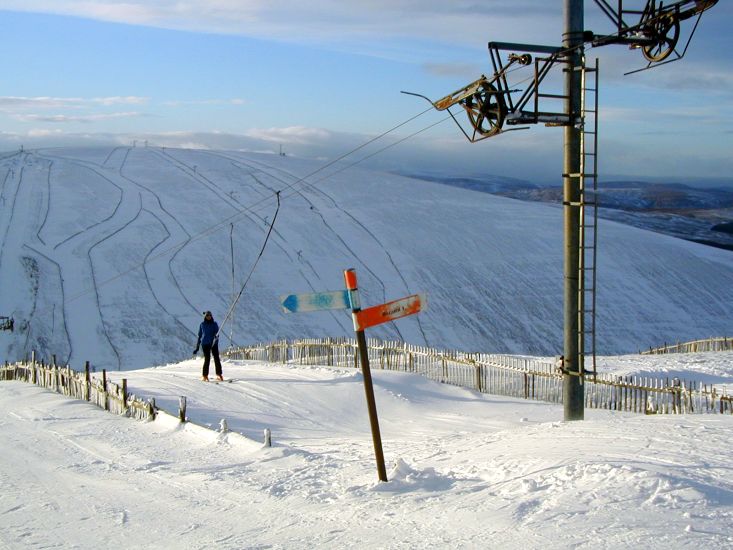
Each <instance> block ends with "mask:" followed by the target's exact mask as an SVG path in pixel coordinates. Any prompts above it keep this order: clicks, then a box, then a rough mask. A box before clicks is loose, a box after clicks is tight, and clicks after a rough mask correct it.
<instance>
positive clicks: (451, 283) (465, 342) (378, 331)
mask: <svg viewBox="0 0 733 550" xmlns="http://www.w3.org/2000/svg"><path fill="white" fill-rule="evenodd" d="M322 166H323V164H319V163H316V162H311V161H303V160H298V159H293V158H289V157H281V156H276V155H257V154H251V153H237V152H224V151H199V150H179V149H162V148H153V147H146V148H130V147H118V148H114V149H110V148H107V149H102V148H100V149H91V148H90V149H46V150H39V151H32V152H28V151H25V152H20V153H16V154H6V155H5V156H4V157H3V158H2V160H0V182H1V185H2V187H1V189H0V315H12V316H13V317H14V318H15V319H16V331H15V332H14V333H12V334H11V333H8V332H4V333H0V360H3V359H7V360H16V359H18V358H21V357H23V356H24V355H26V354H27V353H28V352H29V351H30V350H33V349H35V350H37V351H38V353H39V355H40V356H41V357H44V358H47V359H48V358H50V354H52V353H54V354H56V355H57V358H58V360H59V361H61V362H66V361H69V362H70V363H71V364H72V366H74V367H75V368H80V367H81V365H82V364H83V362H84V361H86V360H89V361H91V362H92V364H93V365H94V366H96V367H97V368H98V369H101V368H107V369H124V370H128V369H134V368H141V367H145V366H149V365H155V364H161V363H167V362H171V361H175V360H180V359H184V358H186V357H188V356H189V355H190V353H191V350H192V349H193V346H194V344H195V340H196V337H195V330H196V329H197V327H198V323H199V322H200V319H201V312H202V311H203V310H205V309H210V310H212V311H213V312H214V316H215V318H216V319H218V320H221V319H222V318H223V316H224V314H225V312H226V310H227V309H228V308H229V306H230V305H231V303H232V297H233V294H236V293H237V292H238V291H239V289H240V287H241V285H242V283H243V281H244V279H245V278H246V276H247V274H248V273H249V271H250V269H251V267H252V265H253V264H254V262H255V259H256V257H257V255H258V253H259V251H260V249H261V247H262V245H263V242H264V238H265V235H266V233H267V230H268V227H269V223H270V222H271V221H272V219H273V216H274V214H275V208H276V200H275V192H276V191H281V197H282V207H281V210H280V212H279V215H278V218H277V223H276V225H275V228H274V232H273V234H272V237H271V239H270V242H269V244H268V246H267V249H266V250H265V253H264V255H263V257H262V260H261V262H260V264H259V266H258V268H257V269H256V271H255V272H254V274H253V276H252V279H251V281H250V282H249V284H248V286H247V288H246V290H245V292H244V294H243V297H242V299H241V301H240V302H239V303H238V305H237V308H236V309H235V311H234V317H233V320H232V321H231V322H230V323H228V325H227V326H226V327H225V328H224V333H225V335H226V338H225V339H224V341H223V344H224V345H228V344H229V342H230V338H229V337H230V335H231V338H232V340H233V342H234V343H236V344H247V343H252V342H256V341H263V340H272V339H276V338H303V337H310V336H348V335H351V334H352V328H351V321H350V316H349V314H348V313H347V312H343V311H336V312H331V313H312V314H301V315H293V314H291V315H286V314H285V313H283V312H282V311H281V308H280V305H279V297H280V296H281V295H283V294H289V293H300V292H312V291H325V290H338V289H341V288H343V284H344V283H343V277H342V271H343V270H344V269H346V268H351V267H353V268H355V269H356V271H357V274H358V276H359V282H360V285H359V286H360V290H361V292H362V302H363V305H365V306H369V305H376V304H378V303H381V302H384V301H387V300H391V299H396V298H400V297H402V296H405V295H408V294H412V293H415V292H426V293H427V295H428V300H429V308H428V310H427V311H426V312H423V313H421V314H419V315H417V316H413V317H410V318H406V319H403V320H401V321H398V322H397V323H393V324H391V325H384V326H381V327H378V328H375V329H371V330H370V331H369V333H368V335H369V336H373V337H381V338H388V339H404V340H406V341H409V342H411V343H414V344H419V345H429V346H432V347H438V348H458V349H461V350H465V351H485V352H496V353H525V354H539V355H554V354H557V353H560V352H561V348H562V209H561V208H560V207H559V206H548V205H543V204H533V203H525V202H520V201H516V200H512V199H505V198H501V197H496V196H491V195H488V194H485V193H478V192H473V191H469V190H462V189H456V188H451V187H447V186H444V185H440V184H437V183H430V182H425V181H421V180H417V179H409V178H404V177H400V176H395V175H388V174H383V173H378V172H370V171H361V170H359V169H355V168H350V169H349V170H344V171H341V172H338V173H336V174H335V175H333V176H332V177H328V178H327V177H326V176H328V175H329V174H330V173H332V172H335V171H337V170H339V169H340V168H339V166H338V165H336V166H333V167H330V168H328V169H325V170H323V171H320V172H318V170H319V169H320V168H321V167H322ZM315 172H317V173H315ZM314 173H315V174H314ZM310 174H314V175H312V176H311V177H307V176H309V175H310ZM304 177H305V178H306V180H305V182H303V181H301V178H304ZM230 235H231V241H230ZM599 240H600V242H599V259H598V268H599V272H598V331H597V338H598V340H597V341H598V351H599V352H600V353H605V354H610V353H620V352H635V351H637V350H638V349H640V348H645V347H647V346H650V345H660V344H663V343H664V342H665V341H667V342H671V341H677V340H683V341H684V340H690V339H695V338H699V337H709V336H713V335H725V334H729V333H730V327H731V322H730V320H731V319H732V318H733V301H731V300H730V299H729V292H730V288H733V254H731V253H730V252H727V251H722V250H715V249H712V248H709V247H705V246H702V245H696V244H694V243H689V242H685V241H681V240H677V239H673V238H669V237H665V236H661V235H658V234H654V233H651V232H646V231H642V230H638V229H633V228H630V227H627V226H623V225H620V224H616V223H612V222H603V221H602V222H601V225H600V230H599ZM232 242H233V246H232V245H231V244H230V243H232ZM232 251H233V253H232ZM232 257H233V259H234V268H233V269H232ZM232 272H234V275H233V274H232Z"/></svg>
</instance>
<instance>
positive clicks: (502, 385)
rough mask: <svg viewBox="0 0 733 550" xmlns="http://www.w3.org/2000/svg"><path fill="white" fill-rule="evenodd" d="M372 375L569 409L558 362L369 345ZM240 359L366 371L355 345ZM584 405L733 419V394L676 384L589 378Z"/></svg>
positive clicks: (294, 348)
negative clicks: (389, 374) (401, 375)
mask: <svg viewBox="0 0 733 550" xmlns="http://www.w3.org/2000/svg"><path fill="white" fill-rule="evenodd" d="M367 346H368V351H369V363H370V365H371V367H372V369H384V370H394V371H399V372H409V373H415V374H420V375H422V376H425V377H427V378H429V379H430V380H435V381H437V382H441V383H444V384H452V385H455V386H461V387H464V388H469V389H472V390H476V391H479V392H482V393H487V394H491V395H501V396H507V397H518V398H522V399H532V400H537V401H546V402H549V403H562V399H563V397H562V394H563V375H562V373H560V372H559V371H558V369H557V366H556V365H555V363H554V362H551V361H547V360H541V359H536V358H529V357H521V356H511V355H492V354H483V353H462V352H457V351H445V350H436V349H432V348H427V347H420V346H414V345H411V344H407V343H404V342H387V341H381V340H377V339H367ZM224 355H225V356H226V357H229V358H231V359H240V360H256V361H268V362H273V363H288V362H291V363H295V364H300V365H321V366H332V367H347V368H358V367H359V353H358V347H357V343H356V340H354V339H349V338H325V339H304V340H294V341H287V340H281V341H277V342H271V343H262V344H256V345H253V346H246V347H240V348H231V349H228V350H226V351H225V352H224ZM584 384H585V406H586V407H587V408H591V409H606V410H612V411H627V412H634V413H641V414H693V413H721V414H723V413H728V414H733V396H730V395H727V394H726V393H725V391H720V390H719V389H717V388H715V387H714V386H712V385H706V384H701V383H696V382H688V381H684V380H678V379H672V380H670V379H669V378H652V377H637V376H618V375H614V374H608V373H599V374H598V375H596V376H593V375H588V376H586V377H585V379H584Z"/></svg>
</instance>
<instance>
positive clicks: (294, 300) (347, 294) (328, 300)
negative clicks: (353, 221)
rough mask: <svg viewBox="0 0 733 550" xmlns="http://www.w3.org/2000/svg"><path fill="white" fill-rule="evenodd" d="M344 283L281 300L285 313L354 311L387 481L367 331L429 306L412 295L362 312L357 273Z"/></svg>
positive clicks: (376, 449) (377, 446) (378, 456)
mask: <svg viewBox="0 0 733 550" xmlns="http://www.w3.org/2000/svg"><path fill="white" fill-rule="evenodd" d="M344 281H345V283H346V290H344V291H336V292H317V293H311V294H289V295H286V296H281V297H280V304H281V305H282V307H283V310H284V311H285V312H286V313H296V312H306V311H322V310H329V309H349V308H350V309H351V317H352V319H353V321H354V332H356V342H357V344H358V347H359V362H360V363H361V372H362V375H363V378H364V394H365V395H366V401H367V409H368V411H369V424H370V426H371V430H372V442H373V443H374V455H375V457H376V460H377V474H378V476H379V481H388V480H387V470H386V468H385V465H384V452H383V451H382V437H381V435H380V433H379V418H378V417H377V404H376V401H375V399H374V385H373V384H372V374H371V370H370V368H369V352H368V349H367V343H366V336H365V335H364V329H366V328H369V327H374V326H377V325H380V324H382V323H386V322H388V321H394V320H395V319H400V318H401V317H406V316H407V315H413V314H415V313H418V312H419V311H422V310H423V309H425V306H426V305H427V302H426V300H425V296H424V295H422V294H413V295H412V296H407V297H406V298H401V299H400V300H395V301H393V302H388V303H386V304H381V305H378V306H374V307H370V308H367V309H361V301H360V299H359V287H358V285H357V280H356V271H355V270H354V269H347V270H346V271H344Z"/></svg>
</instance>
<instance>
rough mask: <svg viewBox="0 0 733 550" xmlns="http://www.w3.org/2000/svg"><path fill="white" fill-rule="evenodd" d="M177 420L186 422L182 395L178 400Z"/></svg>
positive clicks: (184, 398)
mask: <svg viewBox="0 0 733 550" xmlns="http://www.w3.org/2000/svg"><path fill="white" fill-rule="evenodd" d="M178 420H180V421H181V422H185V421H186V396H185V395H182V396H180V397H179V398H178Z"/></svg>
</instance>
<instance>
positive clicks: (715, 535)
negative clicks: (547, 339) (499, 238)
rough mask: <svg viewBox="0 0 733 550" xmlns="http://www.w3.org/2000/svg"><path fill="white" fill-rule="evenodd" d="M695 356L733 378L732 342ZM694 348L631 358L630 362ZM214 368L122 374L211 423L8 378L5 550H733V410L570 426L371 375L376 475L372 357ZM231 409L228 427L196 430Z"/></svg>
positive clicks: (599, 418) (544, 412)
mask: <svg viewBox="0 0 733 550" xmlns="http://www.w3.org/2000/svg"><path fill="white" fill-rule="evenodd" d="M686 358H687V359H689V360H694V361H695V362H696V363H697V364H698V365H701V366H702V367H704V370H706V371H708V372H713V371H715V372H719V374H720V377H721V378H723V379H725V380H727V381H728V382H729V381H730V380H731V379H732V378H733V369H732V367H733V353H730V352H729V353H720V354H694V355H689V356H686ZM678 360H679V357H678V356H669V357H668V356H665V357H661V356H655V357H649V356H644V357H641V356H629V357H626V358H625V360H624V363H623V366H622V369H623V370H624V371H625V372H630V373H632V372H633V373H641V372H659V371H660V370H663V369H666V368H667V367H668V366H669V363H674V362H675V361H678ZM614 361H615V359H614V358H607V359H605V360H604V363H606V364H607V368H609V369H610V368H611V366H612V364H613V363H614ZM199 373H200V361H185V362H183V363H179V364H173V365H166V366H162V367H158V368H149V369H141V370H136V371H127V372H124V373H112V375H113V378H114V379H115V381H117V382H119V377H120V376H121V375H124V376H125V377H127V378H128V381H129V389H130V391H133V392H134V393H135V394H136V395H139V396H145V397H151V396H152V397H155V399H156V402H157V403H158V404H159V405H160V406H163V407H165V408H166V409H167V410H169V411H170V412H172V413H173V414H174V415H175V414H176V412H177V407H178V396H180V395H185V396H187V397H188V408H187V413H188V417H189V418H190V419H191V420H192V421H193V422H195V423H196V424H198V426H196V425H192V424H191V423H188V424H186V425H185V426H181V425H179V423H178V422H177V421H176V420H175V417H168V418H165V417H164V418H159V419H158V420H156V421H155V422H137V421H134V420H131V419H128V418H123V417H119V416H115V415H112V414H109V413H105V412H104V411H102V410H100V409H98V408H96V407H94V406H93V405H91V404H89V403H86V402H84V401H74V400H70V399H67V398H65V397H63V396H60V395H57V394H54V393H53V392H51V391H48V390H43V389H40V388H38V387H35V386H31V385H29V384H24V383H22V382H0V449H2V468H1V469H0V484H1V486H2V495H3V498H2V499H0V516H1V517H2V529H0V547H3V548H6V547H7V548H14V549H15V548H17V549H20V548H39V547H40V548H84V549H86V548H89V549H95V550H96V549H98V548H113V547H118V546H120V543H121V541H123V542H124V544H123V547H125V548H146V549H148V548H150V549H161V548H163V549H178V548H217V549H241V548H274V549H311V548H328V549H342V548H367V549H369V548H380V549H382V548H385V549H404V548H420V549H422V548H437V549H445V548H460V549H485V548H501V549H509V550H514V549H526V548H543V549H548V550H549V549H567V548H583V549H617V548H644V549H664V550H667V549H670V548H674V549H677V548H705V549H707V548H716V549H717V548H731V546H733V477H732V476H731V475H730V473H731V470H732V469H733V453H732V452H731V451H732V450H733V437H731V436H732V435H733V416H731V415H717V414H715V415H712V414H711V415H685V416H683V415H677V416H672V415H670V416H662V415H658V416H645V415H633V414H630V413H622V412H615V413H614V412H609V411H599V410H588V411H586V420H585V421H583V422H562V421H561V419H562V406H560V405H550V404H545V403H538V402H531V401H523V400H518V399H512V398H506V397H496V396H488V395H482V394H479V393H476V392H474V391H471V390H466V389H463V388H458V387H453V386H448V385H443V384H439V383H437V382H431V381H429V380H426V379H424V378H422V377H420V376H418V375H415V374H405V373H397V372H390V371H386V370H374V371H373V373H372V374H373V379H374V387H375V398H376V402H377V408H378V411H379V418H380V428H381V434H382V442H383V448H384V457H385V462H386V465H387V474H388V479H389V481H388V482H387V483H379V482H378V481H377V471H376V465H375V459H374V451H373V447H372V439H371V436H370V431H369V421H368V417H367V412H366V403H365V400H364V391H363V384H362V379H361V375H360V373H359V372H358V371H356V370H354V369H334V368H325V367H299V366H295V365H289V366H286V365H271V364H270V365H268V364H262V363H256V362H227V363H225V365H224V374H225V375H226V376H227V377H236V378H237V380H236V381H234V382H233V383H231V384H229V383H222V384H216V385H215V384H213V383H208V384H207V383H203V382H200V381H199V380H198V377H199ZM97 376H98V375H97ZM222 419H225V420H226V421H227V425H228V427H229V429H230V430H232V432H230V433H217V432H216V431H212V430H206V429H203V428H202V427H201V426H200V425H202V424H203V425H207V424H208V425H210V426H211V427H212V428H213V429H214V430H216V429H218V428H219V426H220V425H221V420H222ZM265 428H269V429H271V433H272V442H273V446H272V447H270V448H263V446H262V442H263V431H264V429H265ZM240 434H243V435H244V437H242V435H240ZM29 464H32V467H30V468H29V467H28V465H29ZM50 487H52V488H53V490H49V488H50Z"/></svg>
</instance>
